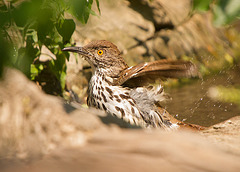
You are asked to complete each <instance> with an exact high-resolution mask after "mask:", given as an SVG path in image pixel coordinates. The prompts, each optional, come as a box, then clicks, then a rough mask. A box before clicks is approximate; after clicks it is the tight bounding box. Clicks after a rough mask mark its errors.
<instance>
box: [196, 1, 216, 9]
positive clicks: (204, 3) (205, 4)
mask: <svg viewBox="0 0 240 172" xmlns="http://www.w3.org/2000/svg"><path fill="white" fill-rule="evenodd" d="M211 3H212V0H193V10H197V11H207V10H209V8H210V4H211Z"/></svg>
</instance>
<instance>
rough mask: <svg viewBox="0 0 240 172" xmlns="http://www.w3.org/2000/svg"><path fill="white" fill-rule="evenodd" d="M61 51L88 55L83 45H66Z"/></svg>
mask: <svg viewBox="0 0 240 172" xmlns="http://www.w3.org/2000/svg"><path fill="white" fill-rule="evenodd" d="M62 51H70V52H75V53H79V54H81V55H85V56H88V55H89V52H88V51H86V50H84V48H83V47H66V48H63V49H62Z"/></svg>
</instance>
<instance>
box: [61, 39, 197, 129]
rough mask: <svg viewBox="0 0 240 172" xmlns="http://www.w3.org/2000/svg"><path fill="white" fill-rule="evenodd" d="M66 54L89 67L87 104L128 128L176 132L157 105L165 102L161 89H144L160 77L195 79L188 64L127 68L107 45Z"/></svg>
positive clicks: (96, 43)
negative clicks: (81, 60)
mask: <svg viewBox="0 0 240 172" xmlns="http://www.w3.org/2000/svg"><path fill="white" fill-rule="evenodd" d="M63 50H65V51H72V52H77V53H79V54H81V55H82V56H83V57H84V58H85V59H86V60H87V61H88V62H89V64H90V65H91V68H92V78H91V80H90V83H89V89H88V99H87V104H88V105H89V106H93V107H96V108H98V109H102V110H104V111H106V112H107V113H109V114H111V115H113V116H117V117H118V118H121V119H123V120H125V121H127V122H129V123H130V124H133V125H138V126H142V127H146V128H149V127H153V128H156V127H158V128H164V129H171V128H177V125H176V124H173V123H172V122H171V121H170V119H169V118H168V116H167V115H166V114H165V112H166V111H165V110H164V111H161V112H160V110H159V108H161V107H159V103H160V102H161V101H163V100H164V99H165V95H164V92H163V88H162V87H161V86H158V87H156V88H155V87H144V85H146V83H149V82H150V81H152V80H155V79H156V78H158V77H159V75H162V76H164V77H174V76H177V77H180V76H194V75H197V74H196V73H197V72H196V69H195V66H194V65H193V64H192V63H191V62H184V61H171V60H169V61H166V60H160V61H156V62H149V63H144V64H139V65H137V66H134V67H128V65H127V64H126V63H125V61H124V59H123V58H122V57H121V55H120V51H119V50H118V48H117V47H116V46H115V45H114V44H113V43H111V42H109V41H104V40H103V41H93V42H90V43H89V44H87V45H86V46H84V47H68V48H64V49H63Z"/></svg>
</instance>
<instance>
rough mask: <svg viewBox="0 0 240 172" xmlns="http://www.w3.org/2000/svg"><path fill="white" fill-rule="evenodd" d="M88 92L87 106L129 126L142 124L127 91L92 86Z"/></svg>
mask: <svg viewBox="0 0 240 172" xmlns="http://www.w3.org/2000/svg"><path fill="white" fill-rule="evenodd" d="M89 90H90V93H89V98H88V105H90V106H94V107H96V108H98V109H102V110H105V111H106V112H107V113H110V114H111V115H113V116H117V117H118V118H122V119H124V120H125V121H127V122H129V123H131V124H137V125H138V123H139V122H144V121H143V119H142V116H141V112H140V110H139V108H138V106H137V105H136V102H135V100H134V99H132V98H131V97H130V96H129V89H126V88H123V87H121V86H110V85H107V86H103V85H98V84H94V85H93V86H92V87H91V88H90V89H89Z"/></svg>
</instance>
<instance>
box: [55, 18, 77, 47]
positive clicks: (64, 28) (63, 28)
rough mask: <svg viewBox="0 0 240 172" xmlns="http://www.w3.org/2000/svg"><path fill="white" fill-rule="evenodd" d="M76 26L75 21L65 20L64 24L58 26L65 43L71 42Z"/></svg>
mask: <svg viewBox="0 0 240 172" xmlns="http://www.w3.org/2000/svg"><path fill="white" fill-rule="evenodd" d="M75 28H76V25H75V22H74V21H73V19H65V20H64V21H63V23H62V24H59V25H58V26H57V30H58V32H59V34H60V35H61V36H62V37H63V42H64V43H65V42H70V41H69V40H70V38H71V37H72V34H73V32H74V31H75Z"/></svg>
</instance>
